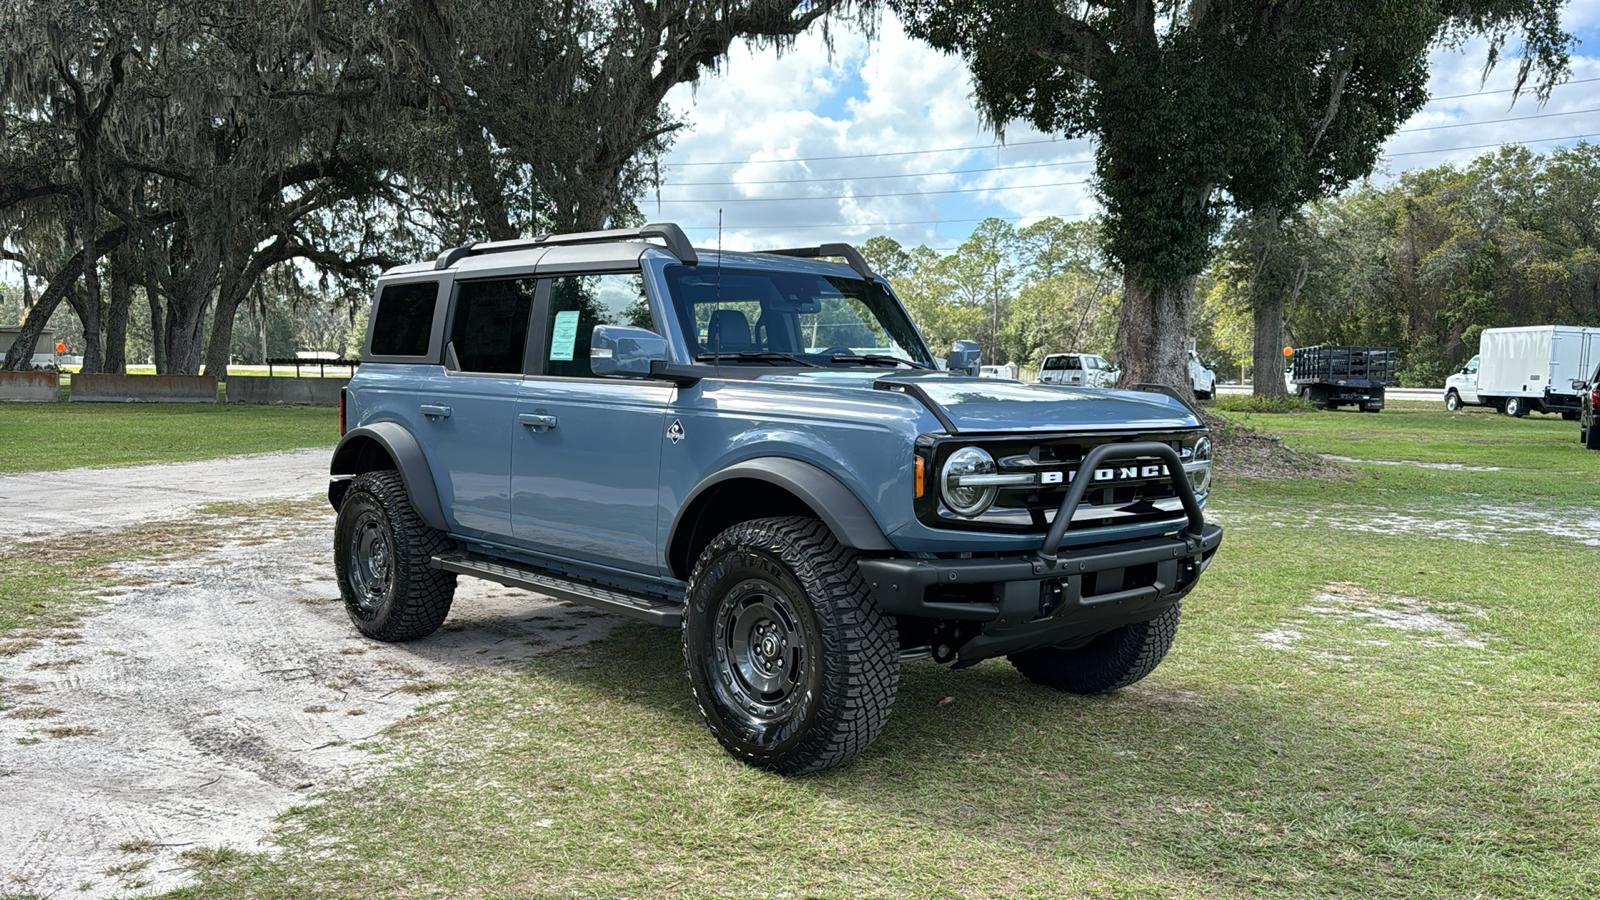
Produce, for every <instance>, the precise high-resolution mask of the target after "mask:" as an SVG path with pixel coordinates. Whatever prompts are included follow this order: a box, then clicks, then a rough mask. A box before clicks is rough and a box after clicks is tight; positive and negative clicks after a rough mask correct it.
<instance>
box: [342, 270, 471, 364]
mask: <svg viewBox="0 0 1600 900" xmlns="http://www.w3.org/2000/svg"><path fill="white" fill-rule="evenodd" d="M448 281H449V279H448V278H441V277H439V275H437V274H434V273H427V274H424V273H420V272H419V273H415V275H414V277H409V278H408V277H404V276H402V277H400V278H395V279H393V280H390V281H380V282H379V283H378V284H377V285H376V286H375V288H374V295H373V298H372V310H371V312H370V314H369V316H368V319H367V334H366V337H365V339H364V340H363V342H362V346H361V361H362V362H375V363H398V364H400V365H410V366H416V365H423V366H425V365H430V364H433V363H435V362H436V361H437V360H438V359H439V358H440V357H441V356H442V355H443V354H444V343H445V341H444V333H445V332H444V330H443V329H444V323H445V321H446V317H441V316H440V315H439V312H440V310H439V306H440V303H439V301H440V296H441V295H442V294H444V290H443V288H444V286H445V284H446V283H447V282H448ZM414 284H432V285H433V292H434V293H433V318H432V321H430V322H429V323H428V348H427V349H426V350H424V351H423V352H422V353H421V354H418V355H416V356H397V355H395V354H392V353H383V354H379V353H373V352H372V338H373V335H374V333H375V331H376V327H377V323H378V312H379V311H380V309H381V307H382V306H383V295H384V292H385V291H387V290H389V289H390V288H393V287H407V286H410V285H414ZM445 305H446V306H447V307H448V305H449V302H448V301H447V302H446V304H445ZM436 343H437V346H436ZM430 351H431V352H430Z"/></svg>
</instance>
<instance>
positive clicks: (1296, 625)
mask: <svg viewBox="0 0 1600 900" xmlns="http://www.w3.org/2000/svg"><path fill="white" fill-rule="evenodd" d="M1301 609H1302V610H1303V611H1304V612H1306V613H1309V614H1310V615H1311V618H1310V619H1302V620H1299V621H1296V622H1290V623H1286V624H1284V625H1280V626H1279V627H1277V628H1274V629H1272V630H1270V631H1264V632H1261V633H1259V634H1257V635H1256V640H1257V641H1259V642H1261V643H1262V644H1264V645H1266V646H1268V647H1271V648H1272V649H1275V650H1290V649H1294V648H1296V647H1297V646H1299V645H1301V644H1302V643H1303V642H1305V641H1306V640H1307V638H1308V637H1309V636H1310V633H1311V632H1312V631H1313V629H1314V628H1315V626H1316V625H1317V624H1318V623H1319V621H1320V622H1321V623H1341V624H1349V625H1354V626H1356V627H1358V628H1360V629H1361V630H1362V631H1363V632H1366V633H1367V634H1368V635H1369V636H1368V637H1366V638H1365V639H1363V640H1361V641H1360V643H1362V644H1367V645H1373V646H1388V645H1389V644H1391V643H1392V642H1393V641H1392V639H1391V638H1389V637H1386V636H1383V632H1386V631H1387V632H1391V633H1398V634H1395V636H1396V637H1399V636H1401V635H1404V636H1405V637H1406V638H1407V639H1410V640H1415V641H1416V642H1417V643H1419V644H1420V645H1422V646H1424V647H1461V648H1464V649H1468V650H1486V649H1488V647H1489V645H1488V643H1487V641H1488V640H1493V638H1486V637H1485V636H1484V635H1482V634H1481V633H1479V632H1478V631H1477V630H1476V629H1475V628H1474V627H1473V626H1472V625H1470V624H1469V621H1468V620H1471V619H1480V620H1481V619H1483V618H1484V617H1485V615H1486V614H1485V613H1484V611H1483V610H1482V609H1479V608H1477V607H1474V606H1468V605H1466V604H1460V603H1452V604H1437V603H1432V604H1430V603H1424V602H1423V601H1421V600H1418V599H1417V598H1415V597H1404V596H1397V595H1388V594H1380V593H1378V592H1375V591H1371V590H1368V589H1367V588H1365V587H1362V586H1361V585H1359V584H1352V583H1349V582H1337V583H1335V584H1330V585H1328V586H1326V587H1325V588H1324V589H1323V590H1322V591H1319V592H1318V593H1317V594H1316V596H1315V597H1313V598H1312V602H1311V603H1309V604H1307V605H1306V606H1304V607H1301ZM1317 630H1319V631H1320V630H1321V629H1317Z"/></svg>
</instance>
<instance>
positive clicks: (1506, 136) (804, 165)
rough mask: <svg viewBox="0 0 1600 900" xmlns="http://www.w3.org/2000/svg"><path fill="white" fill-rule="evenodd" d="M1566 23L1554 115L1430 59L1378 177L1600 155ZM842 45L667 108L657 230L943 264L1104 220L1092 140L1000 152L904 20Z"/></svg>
mask: <svg viewBox="0 0 1600 900" xmlns="http://www.w3.org/2000/svg"><path fill="white" fill-rule="evenodd" d="M1563 21H1564V23H1565V25H1566V27H1567V29H1568V30H1569V31H1572V32H1573V33H1574V34H1575V35H1576V36H1577V37H1578V38H1579V40H1580V41H1581V42H1582V43H1581V44H1580V45H1579V46H1578V48H1577V50H1576V51H1575V53H1574V54H1573V59H1572V71H1571V74H1570V76H1569V78H1568V83H1566V84H1564V85H1562V86H1560V87H1557V88H1556V90H1555V92H1554V93H1553V94H1552V96H1551V99H1550V102H1549V103H1548V104H1546V105H1545V106H1543V107H1540V106H1539V104H1538V103H1537V101H1536V99H1535V98H1534V97H1533V96H1532V95H1531V94H1525V95H1523V96H1522V97H1521V98H1520V99H1518V100H1517V101H1516V102H1515V104H1514V105H1513V103H1512V95H1511V94H1510V92H1509V90H1508V88H1510V87H1511V86H1512V84H1514V82H1515V75H1516V61H1515V60H1510V61H1508V62H1507V63H1503V64H1502V65H1501V66H1500V67H1498V68H1497V69H1496V71H1494V72H1493V73H1491V75H1490V77H1489V79H1488V81H1487V82H1484V81H1483V80H1482V72H1483V62H1484V59H1485V54H1486V49H1485V48H1484V46H1483V45H1482V44H1481V43H1479V44H1473V45H1471V46H1468V47H1466V48H1464V49H1463V50H1461V51H1460V52H1444V51H1440V52H1436V53H1435V54H1434V56H1433V60H1432V78H1431V81H1430V84H1429V89H1430V93H1431V94H1432V95H1433V97H1434V98H1436V99H1435V100H1434V101H1432V102H1430V103H1429V104H1428V106H1427V107H1426V108H1425V109H1424V110H1423V111H1422V112H1420V113H1418V114H1417V115H1416V116H1415V117H1413V118H1412V119H1411V121H1409V122H1407V123H1406V124H1405V126H1403V128H1402V130H1401V132H1400V133H1398V134H1396V135H1395V136H1394V137H1393V138H1391V139H1390V141H1389V142H1388V144H1387V145H1386V146H1385V148H1384V149H1385V158H1384V159H1383V160H1382V161H1381V162H1380V167H1381V168H1380V171H1379V173H1378V176H1377V177H1379V178H1383V177H1392V176H1393V175H1394V174H1398V173H1400V172H1404V171H1406V170H1408V169H1414V168H1426V167H1430V166H1437V165H1441V164H1443V163H1446V162H1464V161H1466V160H1469V159H1471V158H1472V157H1474V156H1476V155H1478V154H1481V153H1485V152H1488V150H1489V149H1492V148H1493V147H1494V146H1497V145H1500V144H1504V143H1513V142H1526V143H1528V144H1529V146H1531V147H1533V148H1534V149H1535V150H1547V149H1549V148H1550V147H1553V146H1556V145H1558V144H1570V143H1574V142H1575V141H1576V140H1577V139H1578V136H1588V137H1589V139H1590V140H1591V141H1597V142H1600V0H1574V2H1572V3H1571V4H1570V5H1569V6H1568V7H1567V10H1566V13H1565V15H1564V17H1563ZM832 45H833V46H832V50H831V52H830V51H829V49H828V47H827V46H825V44H824V42H823V40H822V37H821V36H820V35H818V34H812V35H806V36H804V37H802V38H801V39H800V41H799V42H798V43H797V45H796V46H795V47H793V48H792V49H791V50H789V51H788V52H786V53H784V54H782V55H778V54H775V53H773V52H772V51H771V50H748V49H744V48H738V49H736V50H735V51H734V52H733V54H732V55H731V57H730V59H729V60H728V62H727V63H726V65H724V67H723V69H722V71H721V73H719V74H717V75H715V76H713V77H710V78H707V79H705V80H703V81H702V82H701V83H700V84H699V85H698V86H694V87H691V86H682V87H680V88H679V89H677V90H676V91H674V92H673V93H672V94H670V95H669V96H668V103H669V104H670V105H671V106H672V107H673V108H674V110H675V111H676V112H677V113H678V114H679V115H680V116H681V117H682V118H683V119H685V120H686V121H687V122H688V123H689V128H688V129H686V130H685V131H684V132H682V133H680V135H679V137H678V140H677V142H676V143H675V144H674V146H673V148H672V150H671V152H670V153H669V154H668V155H667V157H666V159H665V160H664V165H663V168H662V174H663V178H664V182H665V183H664V185H663V186H662V188H661V190H660V200H661V202H660V205H659V207H658V205H657V202H656V197H655V196H654V195H652V196H650V197H648V198H645V199H644V200H643V202H642V203H641V208H642V209H643V210H644V212H645V215H646V217H647V218H649V219H651V220H652V221H675V222H678V223H679V224H681V225H683V226H684V227H685V229H687V230H688V231H689V236H690V238H691V239H692V240H693V241H694V242H695V243H696V244H698V245H700V246H703V247H704V246H714V245H715V244H716V241H717V220H718V211H719V210H720V211H721V215H722V222H723V233H722V241H723V244H724V246H726V247H728V248H729V249H757V248H762V247H780V246H783V247H787V246H799V245H804V244H811V245H815V244H817V243H821V242H824V241H837V240H846V241H852V242H859V241H862V240H865V239H866V238H869V237H871V236H873V235H876V234H887V235H889V236H890V237H893V238H895V239H896V240H898V241H900V242H901V243H902V244H906V245H908V246H913V245H916V244H927V245H929V246H931V247H933V248H935V249H938V250H941V251H947V250H950V249H953V248H954V247H955V246H956V245H958V244H960V243H961V241H963V240H964V239H965V238H966V237H967V235H968V234H970V233H971V231H972V229H973V227H974V226H975V225H976V224H977V222H978V221H979V220H982V219H983V218H985V217H987V216H999V217H1002V218H1005V219H1008V220H1011V221H1013V222H1016V223H1019V224H1027V223H1029V222H1032V221H1035V220H1037V219H1039V218H1043V217H1045V216H1049V215H1059V216H1062V217H1065V218H1085V217H1088V216H1091V215H1093V214H1094V213H1095V212H1096V211H1097V209H1098V207H1097V205H1096V203H1095V201H1094V199H1093V194H1092V188H1091V186H1090V185H1089V184H1088V183H1087V181H1088V179H1089V177H1090V176H1091V175H1092V174H1093V151H1092V147H1091V144H1090V143H1089V141H1087V140H1074V141H1057V140H1052V139H1051V137H1050V136H1049V135H1044V134H1040V133H1038V132H1037V131H1035V130H1034V129H1032V128H1031V127H1028V126H1026V125H1024V124H1022V123H1013V124H1012V125H1011V126H1010V127H1008V129H1007V133H1006V143H1005V144H1004V145H1000V144H998V143H997V142H996V141H995V140H994V137H993V135H992V133H990V132H989V131H987V130H986V129H984V128H983V127H982V126H981V125H980V123H979V120H978V116H977V114H976V113H975V112H974V111H973V109H972V105H971V101H970V93H971V82H970V80H969V78H968V76H967V73H966V69H965V67H964V66H963V65H962V64H961V62H960V60H958V59H956V58H953V57H947V56H943V55H941V54H939V53H937V52H935V51H933V50H930V49H928V48H927V47H926V46H924V45H922V44H920V43H917V42H915V41H912V40H910V39H908V38H907V37H905V35H904V33H903V32H901V30H900V29H899V27H898V25H897V24H896V23H895V22H894V20H893V19H892V18H885V19H884V20H883V21H882V23H881V25H880V28H879V31H878V35H877V37H876V38H875V39H874V40H870V41H869V40H867V39H866V38H864V37H862V36H861V35H860V34H858V33H855V32H852V31H849V30H847V29H843V28H839V27H837V26H836V27H834V29H833V31H832ZM1513 49H1514V48H1513ZM1497 120H1498V121H1497Z"/></svg>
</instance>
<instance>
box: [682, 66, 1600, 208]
mask: <svg viewBox="0 0 1600 900" xmlns="http://www.w3.org/2000/svg"><path fill="white" fill-rule="evenodd" d="M1595 82H1600V78H1584V79H1580V80H1577V81H1568V82H1564V83H1562V84H1558V85H1556V89H1557V90H1559V89H1560V88H1564V87H1567V86H1569V85H1577V84H1593V83H1595ZM1511 92H1512V91H1511V89H1510V88H1506V89H1503V90H1494V91H1475V92H1473V93H1470V94H1449V95H1446V96H1443V97H1430V98H1428V102H1429V103H1436V102H1438V101H1441V100H1461V99H1465V98H1467V97H1488V96H1492V95H1495V94H1509V93H1511ZM1562 115H1566V114H1565V113H1563V114H1562ZM1532 118H1539V117H1538V116H1534V117H1532ZM1497 121H1515V120H1511V119H1503V120H1497ZM1476 124H1492V123H1490V122H1484V123H1476ZM1417 130H1420V129H1417ZM1074 140H1087V138H1042V139H1039V140H1033V141H1016V142H1013V143H1005V144H974V145H971V146H966V147H941V148H938V149H933V150H901V151H897V152H894V153H855V154H844V155H839V156H789V157H784V158H782V159H727V160H720V161H716V162H678V163H662V164H661V165H662V167H663V168H670V169H686V168H689V167H691V166H752V165H776V164H778V163H796V162H831V161H835V160H844V159H885V158H889V157H897V156H919V155H923V154H928V153H963V152H967V151H972V150H1008V149H1010V148H1012V147H1031V146H1036V145H1039V144H1060V143H1067V142H1069V141H1074ZM748 183H755V182H748Z"/></svg>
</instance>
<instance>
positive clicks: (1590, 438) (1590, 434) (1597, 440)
mask: <svg viewBox="0 0 1600 900" xmlns="http://www.w3.org/2000/svg"><path fill="white" fill-rule="evenodd" d="M1582 437H1583V446H1584V448H1585V449H1588V450H1600V427H1596V426H1595V425H1594V424H1591V425H1590V426H1589V429H1588V431H1587V432H1585V433H1584V434H1583V435H1582Z"/></svg>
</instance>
